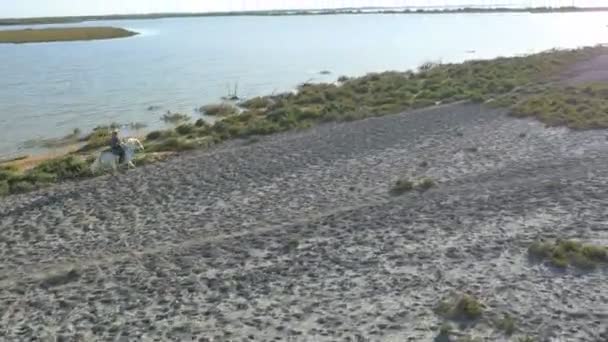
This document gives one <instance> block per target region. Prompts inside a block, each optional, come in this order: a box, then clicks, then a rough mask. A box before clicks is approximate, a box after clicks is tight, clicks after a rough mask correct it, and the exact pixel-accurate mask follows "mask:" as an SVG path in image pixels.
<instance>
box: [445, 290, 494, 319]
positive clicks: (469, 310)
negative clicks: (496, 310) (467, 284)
mask: <svg viewBox="0 0 608 342" xmlns="http://www.w3.org/2000/svg"><path fill="white" fill-rule="evenodd" d="M435 312H436V313H437V314H438V315H440V316H442V317H445V318H448V319H452V320H475V319H478V318H480V317H481V315H482V314H483V304H481V303H480V302H479V301H478V300H477V299H475V298H474V297H472V296H470V295H466V294H465V295H461V296H458V297H454V298H450V299H447V300H444V301H442V302H441V303H439V305H438V306H437V308H436V310H435Z"/></svg>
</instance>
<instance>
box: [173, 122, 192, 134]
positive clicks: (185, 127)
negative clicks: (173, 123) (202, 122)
mask: <svg viewBox="0 0 608 342" xmlns="http://www.w3.org/2000/svg"><path fill="white" fill-rule="evenodd" d="M194 127H195V126H194V125H192V124H181V125H179V126H177V127H176V128H175V131H176V132H177V134H179V135H188V134H191V133H192V132H194Z"/></svg>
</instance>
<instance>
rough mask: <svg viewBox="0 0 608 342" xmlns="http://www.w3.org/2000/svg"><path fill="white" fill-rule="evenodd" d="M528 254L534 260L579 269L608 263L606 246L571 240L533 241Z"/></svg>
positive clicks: (592, 267)
mask: <svg viewBox="0 0 608 342" xmlns="http://www.w3.org/2000/svg"><path fill="white" fill-rule="evenodd" d="M528 255H529V256H530V257H531V258H533V259H536V260H541V261H548V262H549V263H550V264H552V265H553V266H555V267H559V268H566V267H568V266H574V267H577V268H581V269H594V268H596V267H597V266H599V265H606V264H608V248H607V247H604V246H596V245H585V244H583V243H581V242H577V241H573V240H556V241H555V242H534V243H532V244H531V245H530V246H529V248H528Z"/></svg>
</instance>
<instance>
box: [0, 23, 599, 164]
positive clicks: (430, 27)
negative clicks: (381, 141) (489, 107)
mask: <svg viewBox="0 0 608 342" xmlns="http://www.w3.org/2000/svg"><path fill="white" fill-rule="evenodd" d="M607 24H608V13H567V14H446V15H340V16H303V17H226V18H219V17H215V18H190V19H163V20H134V21H112V22H105V23H104V22H95V23H86V24H82V25H89V26H96V25H111V26H120V27H125V28H128V29H131V30H135V31H138V32H141V33H142V34H141V35H139V36H135V37H132V38H126V39H116V40H107V41H95V42H72V43H45V44H28V45H0V128H1V129H2V135H1V136H0V157H6V156H9V155H15V154H21V153H25V152H31V151H27V150H25V149H24V147H23V142H24V141H26V140H28V139H32V138H36V137H52V136H63V135H65V134H66V133H68V132H70V131H71V130H72V129H74V128H81V129H85V130H86V129H90V128H93V127H94V126H96V125H99V124H106V123H109V122H113V121H114V122H120V123H128V122H145V123H147V124H149V125H150V126H151V127H158V126H161V125H162V124H161V122H160V116H161V115H162V113H163V112H164V111H166V110H171V111H181V112H185V113H189V114H190V113H191V114H193V115H196V114H195V113H194V112H193V110H194V108H196V107H199V106H201V105H203V104H206V103H210V102H217V101H218V100H219V99H220V97H221V96H223V95H226V94H227V93H228V90H227V89H228V85H232V86H234V84H238V94H239V96H241V97H250V96H255V95H264V94H269V93H272V92H280V91H286V90H290V89H293V88H294V87H295V86H296V85H297V84H299V83H302V82H306V81H315V82H321V81H334V80H335V79H337V78H338V76H340V75H351V76H354V75H361V74H365V73H367V72H372V71H383V70H405V69H410V68H415V67H416V66H417V65H420V64H421V63H422V62H424V61H428V60H442V61H444V62H456V61H462V60H465V59H472V58H491V57H496V56H510V55H515V54H522V53H530V52H536V51H541V50H546V49H549V48H554V47H563V48H569V47H577V46H585V45H594V44H598V43H604V42H607V41H608V27H607V26H606V25H607ZM471 50H474V51H475V53H470V52H467V51H471ZM322 70H330V71H331V72H332V74H331V75H327V76H324V75H320V74H319V72H320V71H322ZM149 106H159V107H160V108H161V109H159V110H155V111H148V110H147V109H148V107H149Z"/></svg>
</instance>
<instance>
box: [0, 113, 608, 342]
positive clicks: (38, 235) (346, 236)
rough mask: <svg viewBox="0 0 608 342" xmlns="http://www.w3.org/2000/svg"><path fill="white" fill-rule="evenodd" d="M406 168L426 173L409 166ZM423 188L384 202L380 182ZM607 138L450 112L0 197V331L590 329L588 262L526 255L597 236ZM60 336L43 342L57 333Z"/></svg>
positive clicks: (254, 334)
mask: <svg viewBox="0 0 608 342" xmlns="http://www.w3.org/2000/svg"><path fill="white" fill-rule="evenodd" d="M423 162H426V163H427V164H428V165H424V163H423ZM404 176H408V177H413V178H414V177H422V176H425V177H431V178H432V179H434V180H435V181H436V182H437V183H438V185H437V187H436V188H434V189H432V190H430V191H428V192H425V193H419V192H412V193H408V194H406V195H403V196H400V197H392V196H390V195H389V189H390V186H391V184H392V183H393V182H394V181H395V180H396V179H397V178H399V177H404ZM606 198H608V141H606V134H605V133H604V132H602V131H591V132H571V131H568V130H566V129H561V128H551V129H547V128H545V127H543V126H542V125H541V124H539V123H538V122H535V121H530V120H515V119H512V118H509V117H508V116H507V115H506V113H505V112H504V111H502V110H490V109H487V108H484V107H482V106H479V105H468V104H457V105H450V106H443V107H436V108H432V109H427V110H421V111H417V112H412V113H404V114H401V115H395V116H386V117H381V118H372V119H367V120H363V121H357V122H351V123H344V124H330V125H324V126H320V127H316V128H313V129H309V130H306V131H302V132H297V133H287V134H280V135H276V136H271V137H265V138H262V139H260V141H258V142H255V143H252V142H247V141H235V142H232V143H229V144H226V145H224V146H221V147H219V148H217V149H215V150H212V151H207V152H193V153H187V154H183V155H181V156H179V157H174V158H171V159H170V160H169V161H168V162H165V163H159V164H153V165H148V166H144V167H140V168H138V169H136V170H133V171H130V172H128V173H126V174H122V175H120V176H118V177H113V176H105V177H101V178H97V179H90V180H86V181H83V182H79V183H66V184H62V185H59V186H57V187H54V188H51V189H47V190H43V191H39V192H35V193H31V194H25V195H19V196H11V197H8V198H4V199H0V232H1V235H0V258H1V260H2V263H1V265H2V266H1V267H2V268H1V269H0V307H1V308H2V316H1V317H2V319H1V321H0V336H3V339H6V340H11V341H12V340H29V339H30V338H32V337H37V338H38V339H42V340H44V339H45V338H48V339H51V338H55V337H60V338H64V339H63V340H66V341H79V340H80V341H94V340H104V341H105V340H117V341H132V340H143V341H165V340H175V341H190V340H195V341H196V340H199V339H200V340H201V341H244V340H251V341H285V340H288V338H290V337H291V338H292V340H295V341H313V340H314V341H336V340H339V341H341V340H351V341H355V340H357V339H358V338H360V337H362V338H367V339H370V340H373V341H407V340H411V341H431V340H433V338H434V337H435V336H436V335H437V331H438V328H439V326H440V325H441V323H442V322H443V320H442V319H441V318H440V317H438V316H437V315H436V314H435V313H434V312H433V308H434V307H435V306H436V305H437V304H438V302H439V301H440V300H441V299H443V298H445V297H446V296H448V295H449V294H450V293H453V292H456V293H470V294H472V295H474V296H475V297H477V298H479V299H480V300H481V301H482V302H483V303H484V304H485V306H486V309H485V312H484V316H483V317H484V318H482V319H481V320H479V321H478V322H474V323H473V324H471V325H468V326H462V327H458V326H456V334H455V335H454V336H455V337H456V336H458V335H470V336H476V337H479V338H481V339H482V340H487V341H506V340H508V338H507V337H505V336H504V335H503V334H502V333H501V332H499V331H497V330H496V329H495V328H494V327H493V324H492V320H493V319H494V318H495V316H499V315H501V314H502V313H504V312H508V313H510V314H511V315H512V316H513V317H515V319H516V320H517V329H518V332H517V333H516V335H514V336H523V335H526V334H527V335H533V336H537V337H538V338H539V340H540V341H545V340H549V338H551V337H555V338H561V340H562V341H602V340H605V339H606V338H608V304H607V303H608V283H607V282H606V276H607V274H608V272H607V270H606V269H598V270H596V271H593V272H588V273H580V272H577V271H574V270H570V269H569V270H567V271H565V272H558V271H556V270H555V269H552V268H550V267H548V266H547V265H544V264H538V263H534V262H531V261H529V260H528V259H527V257H526V249H527V247H528V245H529V243H531V242H532V241H534V240H535V239H537V238H539V237H543V238H554V237H563V238H575V239H580V240H582V241H585V242H592V243H596V244H604V245H608V226H607V222H608V211H607V210H606ZM59 340H62V339H59Z"/></svg>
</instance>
